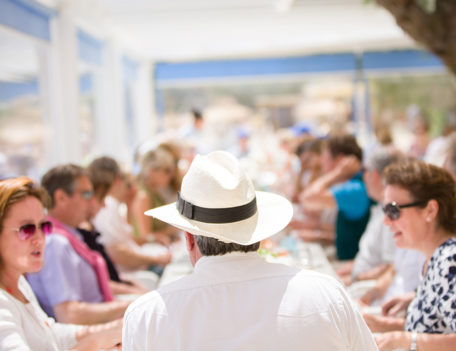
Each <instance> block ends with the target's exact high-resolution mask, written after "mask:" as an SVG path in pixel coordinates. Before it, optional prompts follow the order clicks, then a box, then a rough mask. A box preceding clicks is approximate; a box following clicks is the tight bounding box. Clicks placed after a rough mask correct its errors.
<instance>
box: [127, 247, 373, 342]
mask: <svg viewBox="0 0 456 351" xmlns="http://www.w3.org/2000/svg"><path fill="white" fill-rule="evenodd" d="M122 347H123V350H128V351H133V350H138V351H139V350H141V351H144V350H166V351H174V350H181V351H183V350H189V351H190V350H194V351H205V350H211V351H213V350H217V351H231V350H237V351H241V350H246V351H247V350H248V351H252V350H274V351H276V350H287V351H293V350H303V349H305V350H312V351H327V350H331V351H342V350H345V351H346V350H350V351H370V350H377V346H376V345H375V342H374V339H373V337H372V335H371V333H370V331H369V329H368V328H367V326H366V324H365V323H364V320H363V318H362V316H361V315H360V313H359V312H358V311H357V310H355V308H354V307H353V305H352V303H351V301H350V299H349V297H348V295H347V294H346V293H345V292H344V289H343V287H342V286H341V285H340V284H339V283H338V282H337V281H336V280H335V279H333V278H332V277H330V276H326V275H322V274H319V273H316V272H312V271H305V270H303V271H299V270H297V269H295V268H291V267H288V266H285V265H281V264H274V263H267V262H265V261H264V260H263V259H262V258H261V257H260V256H259V255H258V254H257V253H255V252H252V253H230V254H227V255H223V256H209V257H202V258H201V259H199V260H198V262H197V263H196V265H195V269H194V273H192V274H191V275H189V276H187V277H184V278H182V279H180V280H178V281H175V282H172V283H170V284H167V285H165V286H163V287H161V288H160V289H158V290H155V291H152V292H150V293H147V294H145V295H143V296H142V297H140V298H138V299H137V300H135V301H134V302H133V303H132V304H131V305H130V307H129V308H128V310H127V312H126V314H125V319H124V329H123V342H122Z"/></svg>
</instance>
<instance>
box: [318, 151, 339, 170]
mask: <svg viewBox="0 0 456 351" xmlns="http://www.w3.org/2000/svg"><path fill="white" fill-rule="evenodd" d="M321 167H322V170H323V172H329V171H331V170H332V169H334V167H336V159H335V158H334V157H333V156H332V155H331V152H329V149H328V148H326V147H325V148H323V151H322V152H321Z"/></svg>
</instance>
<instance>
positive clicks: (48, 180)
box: [41, 163, 88, 208]
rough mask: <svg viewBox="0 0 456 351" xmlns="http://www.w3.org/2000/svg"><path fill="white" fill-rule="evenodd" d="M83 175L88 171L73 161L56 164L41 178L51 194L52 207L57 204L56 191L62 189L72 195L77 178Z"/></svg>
mask: <svg viewBox="0 0 456 351" xmlns="http://www.w3.org/2000/svg"><path fill="white" fill-rule="evenodd" d="M82 176H88V173H87V171H86V170H85V169H84V168H82V167H81V166H78V165H75V164H72V163H69V164H65V165H60V166H56V167H54V168H51V169H50V170H49V171H47V172H46V174H45V175H44V176H43V177H42V178H41V185H42V186H43V188H44V189H46V191H47V192H48V194H49V197H50V208H53V207H54V206H55V202H54V193H55V191H56V190H57V189H62V190H63V191H64V192H65V193H67V194H68V195H72V194H73V191H74V183H75V181H76V179H77V178H79V177H82Z"/></svg>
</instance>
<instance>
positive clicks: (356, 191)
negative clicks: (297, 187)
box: [299, 135, 371, 260]
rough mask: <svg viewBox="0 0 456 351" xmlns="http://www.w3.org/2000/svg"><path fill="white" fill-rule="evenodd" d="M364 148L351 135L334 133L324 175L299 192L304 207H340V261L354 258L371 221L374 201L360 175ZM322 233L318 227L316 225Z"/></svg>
mask: <svg viewBox="0 0 456 351" xmlns="http://www.w3.org/2000/svg"><path fill="white" fill-rule="evenodd" d="M361 160H362V150H361V148H360V147H359V145H358V143H357V142H356V139H355V138H354V137H353V136H351V135H334V136H331V137H330V138H329V139H328V140H326V141H325V143H324V145H323V149H322V154H321V164H322V170H323V174H324V175H323V176H321V177H320V178H318V179H317V180H315V181H314V182H313V183H311V184H310V185H309V186H308V187H307V188H306V189H305V190H304V192H303V193H302V194H301V195H300V197H299V200H300V204H301V205H302V206H303V208H304V209H306V210H310V211H315V210H319V211H321V210H323V209H328V208H333V209H337V218H336V226H335V245H336V251H337V258H338V259H339V260H349V259H353V258H354V257H355V255H356V253H357V252H358V244H359V240H360V238H361V235H362V234H363V232H364V230H365V228H366V225H367V222H368V220H369V207H370V205H371V200H370V199H369V197H368V196H367V192H366V187H365V185H364V182H363V179H362V175H361ZM314 229H315V233H316V235H319V234H320V232H319V231H318V229H319V228H318V227H316V228H314Z"/></svg>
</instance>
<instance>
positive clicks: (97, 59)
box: [77, 29, 104, 66]
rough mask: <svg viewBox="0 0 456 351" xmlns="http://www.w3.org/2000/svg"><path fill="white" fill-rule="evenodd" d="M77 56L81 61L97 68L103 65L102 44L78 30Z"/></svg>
mask: <svg viewBox="0 0 456 351" xmlns="http://www.w3.org/2000/svg"><path fill="white" fill-rule="evenodd" d="M77 36H78V56H79V58H80V59H81V60H83V61H85V62H87V63H92V64H95V65H97V66H101V65H102V64H103V46H104V44H103V42H102V41H101V40H98V39H95V38H94V37H92V36H91V35H90V34H87V33H86V32H84V31H83V30H81V29H79V30H78V34H77Z"/></svg>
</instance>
